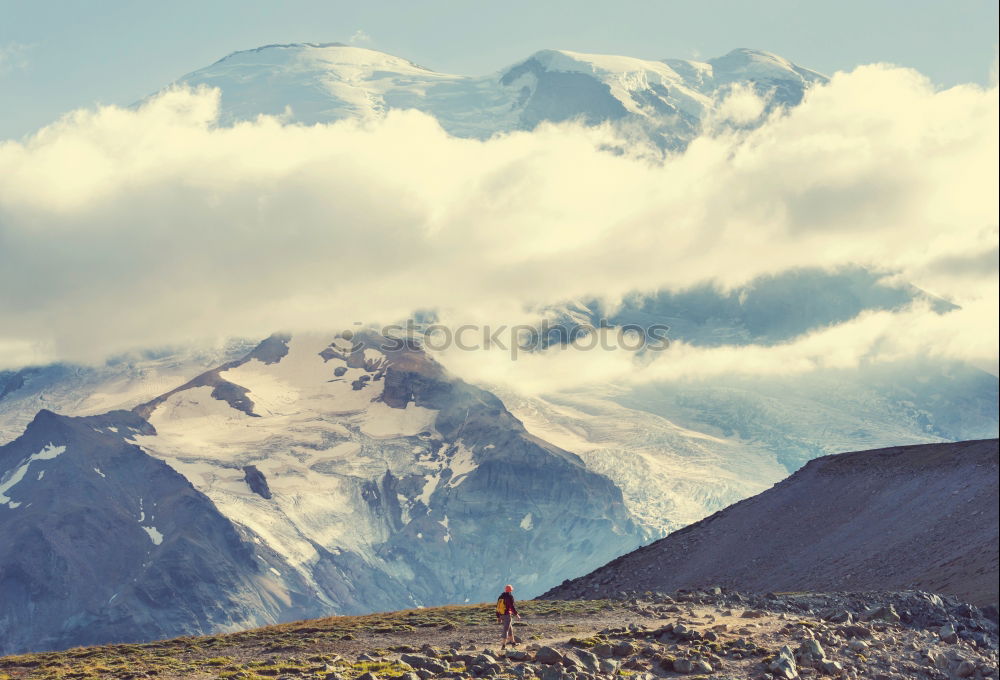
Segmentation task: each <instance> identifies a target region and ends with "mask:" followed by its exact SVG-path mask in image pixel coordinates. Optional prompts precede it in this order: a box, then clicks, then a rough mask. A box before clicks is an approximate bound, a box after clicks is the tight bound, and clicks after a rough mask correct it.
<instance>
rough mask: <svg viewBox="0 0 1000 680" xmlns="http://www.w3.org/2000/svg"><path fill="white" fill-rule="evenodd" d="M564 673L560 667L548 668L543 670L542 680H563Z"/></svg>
mask: <svg viewBox="0 0 1000 680" xmlns="http://www.w3.org/2000/svg"><path fill="white" fill-rule="evenodd" d="M562 677H563V672H562V669H561V668H559V666H546V667H545V668H543V669H542V674H541V680H562Z"/></svg>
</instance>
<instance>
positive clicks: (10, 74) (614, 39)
mask: <svg viewBox="0 0 1000 680" xmlns="http://www.w3.org/2000/svg"><path fill="white" fill-rule="evenodd" d="M352 39H353V40H354V41H355V43H356V44H359V45H364V46H367V47H371V48H374V49H380V50H383V51H386V52H391V53H393V54H397V55H399V56H402V57H406V58H408V59H410V60H412V61H415V62H417V63H419V64H421V65H423V66H426V67H428V68H432V69H435V70H439V71H448V72H453V73H465V74H483V73H489V72H491V71H494V70H498V69H500V68H502V67H504V66H506V65H509V64H510V63H512V62H515V61H517V60H519V59H522V58H524V57H526V56H527V55H528V54H531V53H532V52H533V51H535V50H538V49H543V48H562V49H572V50H578V51H583V52H605V53H616V54H628V55H630V56H636V57H643V58H651V59H655V58H663V57H680V58H699V57H704V58H708V57H713V56H718V55H721V54H724V53H725V52H728V51H729V50H730V49H733V48H735V47H754V48H759V49H766V50H770V51H772V52H776V53H778V54H781V55H782V56H785V57H787V58H789V59H791V60H793V61H795V62H797V63H799V64H802V65H804V66H808V67H810V68H813V69H816V70H819V71H822V72H826V73H832V72H834V71H837V70H842V69H850V68H852V67H853V66H855V65H857V64H861V63H870V62H877V61H878V62H892V63H896V64H901V65H904V66H911V67H914V68H916V69H918V70H920V71H921V72H923V73H924V74H926V75H927V76H929V77H930V78H931V79H932V80H934V82H936V83H938V84H940V85H943V86H948V85H953V84H956V83H959V82H980V83H984V82H986V81H987V80H988V78H989V72H990V68H991V65H992V64H993V63H994V61H995V55H996V45H997V3H996V2H995V0H953V1H952V2H940V1H934V2H928V1H921V2H915V1H905V0H904V1H901V0H892V1H877V0H863V1H859V0H841V1H838V2H805V1H801V0H758V1H756V2H735V1H732V0H730V1H726V2H722V1H720V0H706V1H703V2H690V0H685V1H684V2H675V1H673V0H670V1H660V2H653V1H650V0H619V2H616V3H608V2H600V3H584V2H566V1H564V0H555V1H546V2H537V0H536V1H534V2H526V1H523V0H516V1H514V2H505V3H492V2H491V3H486V2H458V1H456V0H423V1H420V2H412V1H410V2H402V1H396V2H390V1H377V2H363V3H359V2H342V1H340V0H290V1H286V2H273V1H268V2H265V1H262V0H239V1H236V0H213V1H211V2H204V0H201V1H199V2H192V1H189V0H172V1H171V2H169V3H149V2H134V1H133V2H130V1H127V0H101V1H100V2H97V1H84V0H76V1H70V0H61V1H58V2H57V1H53V0H31V1H30V2H28V1H24V0H19V1H14V0H0V139H2V138H16V137H20V136H22V135H24V134H27V133H29V132H31V131H33V130H35V129H37V128H38V127H39V126H41V125H44V124H45V123H47V122H50V121H52V120H54V119H55V118H56V117H58V116H59V115H60V114H62V113H64V112H66V111H69V110H72V109H74V108H77V107H80V106H90V105H93V104H94V103H98V102H100V103H116V104H128V103H131V102H133V101H135V100H137V99H138V98H140V97H142V96H144V95H146V94H149V93H150V92H153V91H155V90H157V89H159V88H160V87H162V86H163V85H165V84H166V83H169V82H171V81H172V80H174V79H176V78H178V77H179V76H181V75H183V74H185V73H188V72H190V71H193V70H195V69H197V68H201V67H203V66H205V65H207V64H209V63H211V62H213V61H216V60H217V59H219V58H221V57H223V56H225V55H226V54H228V53H230V52H233V51H235V50H240V49H248V48H251V47H256V46H259V45H263V44H268V43H276V42H277V43H280V42H300V41H314V42H333V41H342V42H347V41H351V40H352Z"/></svg>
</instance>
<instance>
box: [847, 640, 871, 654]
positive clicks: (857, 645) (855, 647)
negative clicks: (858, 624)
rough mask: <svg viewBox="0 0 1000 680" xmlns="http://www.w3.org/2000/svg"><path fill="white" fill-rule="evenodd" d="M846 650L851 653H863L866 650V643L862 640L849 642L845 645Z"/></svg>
mask: <svg viewBox="0 0 1000 680" xmlns="http://www.w3.org/2000/svg"><path fill="white" fill-rule="evenodd" d="M847 648H848V649H850V650H851V651H852V652H863V651H865V650H867V649H868V643H867V642H865V641H864V640H851V641H850V642H848V643H847Z"/></svg>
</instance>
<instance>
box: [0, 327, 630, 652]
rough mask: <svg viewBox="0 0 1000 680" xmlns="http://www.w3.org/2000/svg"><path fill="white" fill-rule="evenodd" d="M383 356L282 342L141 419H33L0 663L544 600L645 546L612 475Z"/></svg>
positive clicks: (447, 379)
mask: <svg viewBox="0 0 1000 680" xmlns="http://www.w3.org/2000/svg"><path fill="white" fill-rule="evenodd" d="M384 341H385V339H384V338H381V337H380V336H375V335H371V334H369V335H357V336H355V337H354V339H353V340H352V341H347V340H345V339H343V338H336V339H333V341H332V342H331V338H328V337H322V336H314V337H298V336H296V337H295V338H289V337H279V336H274V337H272V338H269V339H268V340H266V341H265V342H263V343H261V344H260V345H259V346H258V347H257V348H256V349H254V350H253V351H252V352H250V353H249V354H247V355H246V356H244V357H243V358H241V359H238V360H234V361H231V362H228V363H226V364H223V365H222V366H220V367H218V368H215V369H212V370H210V371H207V372H205V373H202V374H201V375H199V376H197V377H196V378H194V379H192V380H190V381H188V382H187V383H185V384H184V385H181V386H180V387H178V388H176V389H173V390H170V391H169V392H166V393H164V394H162V395H160V396H159V397H157V398H155V399H153V400H151V401H148V402H146V403H144V404H142V405H139V406H137V407H136V408H135V409H134V410H133V412H123V411H118V412H111V413H108V414H105V415H102V416H92V417H84V418H68V417H64V416H57V415H55V414H53V413H51V412H48V411H43V412H41V413H40V414H39V415H38V417H37V418H35V420H34V421H33V422H32V423H31V425H30V426H29V427H28V429H27V431H26V432H25V433H24V434H23V435H22V436H21V437H19V438H18V439H16V440H14V441H13V442H11V443H10V444H7V445H6V446H3V447H0V592H2V593H3V594H4V596H5V606H4V608H3V611H2V613H0V651H2V652H7V653H9V652H13V651H18V650H26V649H40V648H57V647H65V646H69V645H72V644H80V643H88V642H99V641H127V640H142V639H149V638H152V637H162V636H165V635H171V634H182V633H199V632H210V631H218V630H234V629H237V628H242V627H246V626H248V625H261V624H263V623H273V622H277V621H283V620H289V619H294V618H302V617H303V616H306V615H311V616H319V615H323V614H330V613H344V612H363V611H372V610H380V609H381V610H384V609H395V608H398V607H399V606H401V605H424V604H439V603H442V602H450V601H451V602H453V601H458V602H461V601H467V600H468V599H470V598H472V597H475V596H476V594H477V592H478V588H480V587H481V585H480V584H482V583H491V582H504V581H508V580H517V581H518V582H519V583H522V584H523V586H524V589H525V591H526V592H528V593H532V592H536V593H537V592H540V591H541V590H544V589H545V588H547V587H549V586H551V585H552V584H554V583H557V582H558V581H559V580H562V579H563V578H566V577H568V576H571V575H573V574H574V573H576V572H578V570H579V568H580V565H581V564H590V565H596V564H600V563H601V562H604V561H606V560H607V559H610V558H611V557H613V556H614V555H615V554H619V553H620V552H622V551H623V550H628V549H630V548H632V547H634V546H635V545H637V544H638V543H639V542H640V541H641V540H642V537H643V535H644V534H643V532H642V530H641V529H640V527H638V526H637V525H636V524H635V523H634V522H633V521H632V519H631V517H630V515H629V514H628V512H627V511H626V509H625V507H624V504H623V502H622V496H621V492H620V491H619V490H618V489H617V487H615V485H614V484H613V483H612V482H611V481H610V480H609V479H607V478H606V477H603V476H601V475H598V474H595V473H593V472H590V471H588V470H587V469H586V468H585V467H584V465H583V464H582V462H581V461H580V459H579V458H577V457H576V456H575V455H573V454H571V453H568V452H566V451H563V450H561V449H558V448H556V447H554V446H552V445H550V444H548V443H546V442H543V441H541V440H538V439H537V438H535V437H532V436H531V435H529V434H528V433H527V432H525V430H524V428H523V427H522V426H521V424H520V422H518V421H517V420H516V419H515V418H514V417H513V416H511V415H510V413H509V412H508V411H507V410H506V409H505V408H504V406H503V404H502V403H501V402H500V401H499V400H498V399H497V398H496V397H494V396H493V395H491V394H489V393H488V392H485V391H483V390H480V389H477V388H475V387H472V386H470V385H467V384H465V383H463V382H461V381H459V380H457V379H455V378H453V377H451V376H449V375H448V374H447V373H446V372H445V371H444V370H443V369H442V368H441V367H440V366H439V365H438V364H436V363H435V362H434V361H433V360H432V359H430V357H428V356H427V355H426V354H424V353H423V352H422V351H420V350H417V349H414V348H412V347H408V346H398V347H394V348H390V347H388V346H387V345H385V344H383V342H384ZM489 555H493V556H498V557H497V558H496V559H493V558H489V559H487V558H485V557H484V556H489ZM8 598H9V599H8ZM8 602H9V603H10V606H8Z"/></svg>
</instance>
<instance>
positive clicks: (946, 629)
mask: <svg viewBox="0 0 1000 680" xmlns="http://www.w3.org/2000/svg"><path fill="white" fill-rule="evenodd" d="M938 636H939V637H940V638H941V640H943V641H944V642H947V643H948V644H953V643H955V642H957V641H958V631H956V630H955V626H954V625H952V624H950V623H946V624H944V625H943V626H941V628H940V629H938Z"/></svg>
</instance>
